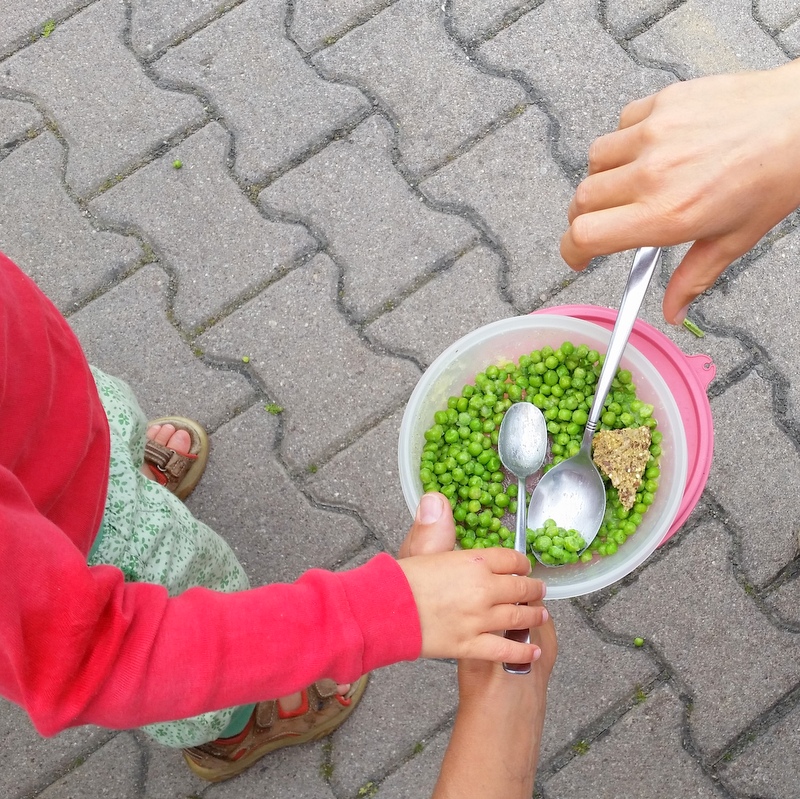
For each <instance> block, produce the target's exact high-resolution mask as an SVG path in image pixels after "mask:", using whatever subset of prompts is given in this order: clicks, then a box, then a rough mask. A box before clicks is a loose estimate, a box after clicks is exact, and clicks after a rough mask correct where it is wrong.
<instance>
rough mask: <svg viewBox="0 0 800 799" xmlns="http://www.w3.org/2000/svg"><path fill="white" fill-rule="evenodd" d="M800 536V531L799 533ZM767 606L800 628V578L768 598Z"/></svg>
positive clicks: (782, 586)
mask: <svg viewBox="0 0 800 799" xmlns="http://www.w3.org/2000/svg"><path fill="white" fill-rule="evenodd" d="M798 534H799V535H800V531H799V532H798ZM767 604H768V605H769V606H770V607H772V608H773V609H774V610H775V611H776V612H777V613H778V615H779V616H780V617H781V618H782V619H784V620H785V621H787V622H789V623H791V624H795V625H798V626H800V578H798V577H797V576H795V577H794V578H793V579H791V580H789V581H787V582H785V583H783V585H781V586H780V587H779V588H778V589H776V591H775V593H774V594H772V595H770V596H768V597H767Z"/></svg>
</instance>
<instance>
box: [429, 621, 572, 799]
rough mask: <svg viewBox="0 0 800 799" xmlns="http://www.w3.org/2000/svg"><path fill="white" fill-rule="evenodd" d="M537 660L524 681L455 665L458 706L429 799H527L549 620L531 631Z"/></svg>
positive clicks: (542, 705)
mask: <svg viewBox="0 0 800 799" xmlns="http://www.w3.org/2000/svg"><path fill="white" fill-rule="evenodd" d="M531 640H532V641H533V642H534V643H536V644H537V645H538V646H539V648H540V650H541V656H540V657H539V658H538V660H536V661H534V663H533V664H532V667H531V673H530V674H527V675H518V674H507V673H506V672H505V671H503V668H502V666H499V665H497V664H495V663H486V662H479V661H460V662H459V664H458V686H459V705H458V711H457V713H456V720H455V724H454V726H453V733H452V735H451V737H450V743H449V745H448V747H447V751H446V752H445V756H444V760H443V761H442V767H441V771H440V773H439V779H438V781H437V783H436V787H435V789H434V792H433V798H432V799H496V797H500V796H501V797H503V799H530V797H531V796H532V795H533V783H534V780H535V778H536V766H537V763H538V760H539V747H540V744H541V738H542V729H543V726H544V717H545V710H546V704H547V683H548V680H549V679H550V672H551V670H552V668H553V664H554V662H555V658H556V651H557V643H556V634H555V628H554V626H553V622H552V619H549V620H548V621H546V622H545V623H544V624H543V625H541V626H540V627H536V628H534V629H532V630H531Z"/></svg>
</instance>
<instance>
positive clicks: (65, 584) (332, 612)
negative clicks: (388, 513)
mask: <svg viewBox="0 0 800 799" xmlns="http://www.w3.org/2000/svg"><path fill="white" fill-rule="evenodd" d="M0 352H1V353H2V359H1V360H0V570H2V572H3V574H2V579H0V592H1V593H0V597H1V598H2V602H3V606H4V612H3V614H2V616H0V694H2V695H3V696H5V697H6V698H8V699H10V700H11V701H13V702H16V703H17V704H19V705H21V706H22V707H23V708H25V710H26V711H27V712H28V714H29V715H30V717H31V719H32V721H33V723H34V724H35V725H36V727H37V729H38V730H39V731H40V732H41V733H42V734H45V735H53V734H55V733H57V732H58V731H60V730H62V729H64V728H66V727H70V726H76V725H80V724H98V725H101V726H106V727H110V728H117V729H125V728H132V727H140V726H145V725H147V729H148V731H149V732H151V733H152V734H153V735H154V736H155V737H156V738H157V739H159V740H163V741H165V742H166V743H168V744H170V745H173V746H178V747H182V748H184V749H185V755H186V757H187V761H188V762H189V764H190V766H192V767H193V768H194V769H195V770H196V771H197V772H198V773H200V774H202V775H203V776H205V777H207V778H209V779H224V778H226V777H228V776H232V775H233V774H235V773H238V771H240V770H241V769H242V768H244V767H245V766H246V765H248V764H249V763H251V762H253V761H254V760H255V759H257V758H258V757H260V756H261V755H263V754H265V753H266V752H267V751H271V750H272V749H275V748H278V747H279V746H283V745H286V744H287V743H291V742H297V741H298V740H311V739H313V738H315V737H319V736H321V735H324V734H327V732H329V731H331V730H332V729H334V728H335V727H336V726H338V724H340V723H341V721H342V720H344V718H346V716H347V714H348V713H349V712H350V711H351V710H352V708H353V707H354V706H355V703H356V702H357V701H358V698H359V697H360V695H361V692H362V691H363V685H364V680H363V679H360V678H361V675H364V674H366V673H367V672H368V671H370V670H372V669H374V668H379V667H381V666H385V665H388V664H390V663H395V662H398V661H401V660H413V659H415V658H417V657H420V656H422V657H437V658H443V657H446V658H460V657H471V658H480V659H484V660H491V661H495V662H502V661H513V662H525V661H530V660H533V659H535V658H536V657H538V655H539V649H538V647H536V646H534V645H526V644H522V643H518V642H513V641H509V640H507V639H504V638H500V637H499V636H495V635H492V634H491V631H493V630H500V629H505V628H519V627H531V626H534V625H538V624H540V623H541V622H542V620H543V618H545V617H546V614H545V613H544V611H543V609H542V608H541V607H528V606H526V605H525V604H524V603H526V602H536V601H537V600H539V599H541V597H542V596H543V586H542V585H541V583H540V582H539V581H537V580H531V579H528V578H526V577H521V576H515V575H517V574H519V575H525V574H527V573H528V571H529V569H530V566H529V564H528V562H527V559H526V558H525V557H524V556H522V555H519V554H518V553H515V552H513V551H510V550H506V549H496V550H486V551H482V552H480V553H473V552H466V551H464V552H454V551H450V552H445V553H439V554H432V555H422V556H415V557H410V558H407V559H404V560H402V561H399V562H398V561H395V560H394V559H393V558H391V557H390V556H388V555H385V554H381V555H378V556H376V557H375V558H373V559H372V560H370V561H369V562H368V563H366V564H365V565H363V566H361V567H359V568H357V569H353V570H351V571H346V572H341V573H331V572H326V571H322V570H312V571H310V572H308V573H306V574H305V575H303V576H302V577H301V578H300V579H299V580H298V581H297V582H295V583H293V584H291V585H283V584H280V585H269V586H262V587H259V588H253V589H250V588H247V582H246V577H245V576H244V573H243V572H242V570H241V567H240V566H239V564H238V562H236V559H235V557H234V556H233V553H232V552H231V551H230V549H229V548H228V547H227V545H225V544H224V542H222V540H221V539H220V538H219V537H218V536H216V535H215V534H214V533H213V532H212V531H210V530H209V529H208V528H207V527H206V526H205V525H203V524H202V523H201V522H199V521H197V520H196V519H193V518H192V517H191V516H190V514H189V513H188V511H187V510H186V508H185V506H184V505H183V504H182V502H181V501H180V499H179V498H178V496H176V494H175V493H172V492H174V491H178V492H179V493H181V494H182V495H184V494H185V493H186V491H187V490H190V489H191V487H192V486H193V484H194V482H196V479H197V478H198V477H199V473H202V461H203V457H204V455H205V454H206V453H207V443H206V442H205V440H204V438H203V434H202V431H200V430H199V428H197V427H195V426H193V425H192V424H191V423H186V424H185V425H184V424H183V423H182V422H181V421H179V420H176V421H177V422H178V424H177V427H181V426H182V425H183V426H184V427H185V430H184V431H178V430H176V429H173V427H172V426H170V425H167V424H164V425H158V426H156V427H155V428H154V429H151V430H150V431H149V437H150V439H151V440H152V441H153V442H154V443H153V444H152V445H150V446H149V447H148V450H149V452H148V460H149V461H151V462H153V463H154V464H157V465H156V472H158V473H159V474H161V471H160V469H159V466H160V468H161V469H164V470H166V471H167V472H169V471H170V470H171V469H172V465H171V464H170V461H172V460H173V458H172V454H171V451H172V450H173V449H176V450H178V452H179V453H180V451H181V450H184V451H185V450H187V449H188V450H189V451H190V454H191V455H193V456H197V457H193V458H190V459H189V461H190V462H189V464H188V469H189V470H188V472H187V473H186V474H184V475H182V476H181V475H180V474H179V475H177V476H175V477H174V479H171V480H170V478H169V477H167V478H163V477H162V480H161V481H162V482H167V483H168V485H167V486H160V485H158V484H157V483H156V482H154V481H152V480H150V479H148V478H147V477H145V476H144V474H142V472H141V467H142V464H143V460H144V449H145V439H146V423H145V420H144V418H143V417H142V415H141V411H140V410H139V409H138V406H137V405H136V403H135V400H134V398H133V396H132V394H131V393H130V390H129V389H128V387H127V386H126V385H125V384H124V383H121V381H117V380H115V379H114V378H110V377H108V376H107V375H104V374H103V373H101V372H99V371H97V370H94V373H93V371H92V370H91V369H90V368H89V366H88V364H87V362H86V360H85V357H84V355H83V353H82V351H81V348H80V345H79V344H78V342H77V340H76V338H75V336H74V335H73V334H72V332H71V330H70V329H69V326H68V325H67V323H66V321H65V320H64V319H63V318H62V317H61V315H60V314H59V313H58V311H57V310H56V309H55V307H54V306H53V305H52V304H51V303H50V302H49V301H48V300H47V299H46V298H45V297H44V295H43V294H42V293H41V292H40V291H39V290H38V289H37V288H36V286H35V285H34V284H33V283H32V282H31V281H30V280H29V279H28V278H27V277H26V276H25V275H24V274H23V273H22V272H21V271H20V270H19V269H18V268H17V267H16V266H15V265H14V264H12V263H11V262H10V261H9V260H8V259H7V258H5V257H4V256H2V255H0ZM165 445H166V446H165ZM170 445H171V446H170ZM192 450H193V451H192ZM179 460H180V459H179ZM173 465H174V464H173ZM443 502H446V501H443V500H442V498H441V497H439V496H438V495H430V496H428V497H426V498H425V500H424V502H423V503H422V504H421V507H420V510H419V512H418V515H417V519H418V522H420V523H422V522H425V521H426V520H428V521H430V520H431V519H432V518H434V517H435V516H437V514H441V513H442V512H443V511H444V507H443ZM126 578H127V579H126ZM517 603H523V604H519V605H518V604H517ZM334 681H336V682H334ZM337 684H338V687H337ZM298 691H299V692H300V693H299V696H298V695H297V692H298ZM277 697H285V698H286V699H285V702H284V703H283V704H280V703H277V702H275V701H268V700H274V699H276V698H277ZM294 705H299V707H294Z"/></svg>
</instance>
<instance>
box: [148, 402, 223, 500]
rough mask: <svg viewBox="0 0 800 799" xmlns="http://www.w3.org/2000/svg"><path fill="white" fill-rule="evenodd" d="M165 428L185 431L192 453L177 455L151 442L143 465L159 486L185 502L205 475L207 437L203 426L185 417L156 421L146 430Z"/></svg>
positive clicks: (207, 447)
mask: <svg viewBox="0 0 800 799" xmlns="http://www.w3.org/2000/svg"><path fill="white" fill-rule="evenodd" d="M164 424H171V425H172V426H173V427H174V428H175V429H176V430H185V431H186V432H187V433H188V434H189V438H190V439H191V443H190V445H189V453H188V454H186V455H184V454H181V453H179V452H175V450H173V449H169V448H168V447H165V446H163V445H162V444H157V443H156V442H155V441H151V440H150V439H148V440H147V442H146V443H145V447H144V462H145V465H146V466H147V467H148V468H149V469H150V472H151V474H152V475H153V478H154V479H155V481H156V482H157V483H159V484H160V485H162V486H164V488H166V489H167V491H171V492H172V493H173V494H175V496H176V497H178V499H186V497H188V496H189V494H191V493H192V491H193V490H194V488H195V486H196V485H197V483H198V482H199V481H200V478H201V477H202V476H203V472H204V471H205V468H206V463H207V462H208V450H209V443H208V436H207V435H206V431H205V430H204V429H203V428H202V427H201V426H200V424H198V423H197V422H195V421H194V420H192V419H186V418H185V417H183V416H167V417H164V418H162V419H153V420H152V421H151V422H148V423H147V426H148V428H149V427H151V426H152V425H164Z"/></svg>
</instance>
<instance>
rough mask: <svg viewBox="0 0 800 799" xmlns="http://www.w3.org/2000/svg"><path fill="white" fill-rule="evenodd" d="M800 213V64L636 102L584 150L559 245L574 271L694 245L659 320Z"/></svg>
mask: <svg viewBox="0 0 800 799" xmlns="http://www.w3.org/2000/svg"><path fill="white" fill-rule="evenodd" d="M798 206H800V59H798V60H797V61H793V62H791V63H789V64H785V65H784V66H782V67H779V68H777V69H773V70H769V71H763V72H746V73H740V74H735V75H724V76H714V77H708V78H698V79H696V80H690V81H686V82H684V83H676V84H673V85H671V86H668V87H667V88H665V89H663V90H662V91H660V92H658V93H657V94H654V95H651V96H649V97H645V98H643V99H640V100H636V101H634V102H633V103H630V104H629V105H628V106H626V107H625V108H624V109H623V111H622V114H621V115H620V121H619V127H618V129H617V130H616V131H615V132H613V133H610V134H608V135H606V136H601V137H600V138H599V139H597V140H596V141H595V142H594V143H593V144H592V146H591V147H590V150H589V175H588V177H587V178H586V179H585V180H584V181H583V182H582V183H581V184H580V185H579V186H578V188H577V190H576V192H575V196H574V197H573V199H572V202H571V203H570V206H569V223H570V225H569V229H568V230H567V232H566V233H565V234H564V236H563V238H562V240H561V254H562V256H563V257H564V260H565V261H566V262H567V263H568V264H569V265H570V266H571V267H572V268H573V269H576V270H581V269H583V268H585V267H586V266H587V265H588V263H589V261H590V260H591V259H592V258H593V257H595V256H597V255H607V254H609V253H613V252H619V251H621V250H629V249H633V248H636V247H641V246H662V247H666V246H671V245H675V244H682V243H685V242H694V244H693V245H692V247H691V248H690V249H689V251H688V252H687V254H686V256H685V257H684V258H683V261H682V262H681V264H680V265H679V266H678V268H677V269H676V270H675V272H674V273H673V275H672V277H671V278H670V281H669V285H668V286H667V290H666V293H665V295H664V302H663V311H664V318H665V319H666V321H667V322H670V323H671V324H680V323H681V322H682V321H683V319H684V318H685V316H686V311H687V309H688V306H689V304H690V303H691V302H692V301H693V300H694V299H695V298H696V297H697V296H698V295H699V294H700V293H702V292H703V291H705V290H706V289H708V288H710V287H711V286H712V285H713V284H714V281H715V280H716V279H717V277H719V275H720V274H721V273H722V272H723V271H724V270H725V269H726V268H727V267H728V266H729V265H730V264H731V263H732V262H733V261H734V260H736V259H737V258H738V257H739V256H741V255H743V254H744V253H745V252H747V251H748V250H749V249H750V248H752V247H753V246H754V245H755V244H756V243H757V242H758V241H759V239H760V238H761V237H762V236H764V234H765V233H767V232H768V231H769V230H770V229H771V228H772V227H774V226H775V225H776V224H777V223H778V222H780V221H781V220H782V219H783V218H784V217H786V216H788V215H789V214H790V213H791V212H792V211H794V210H795V209H796V208H797V207H798Z"/></svg>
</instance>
